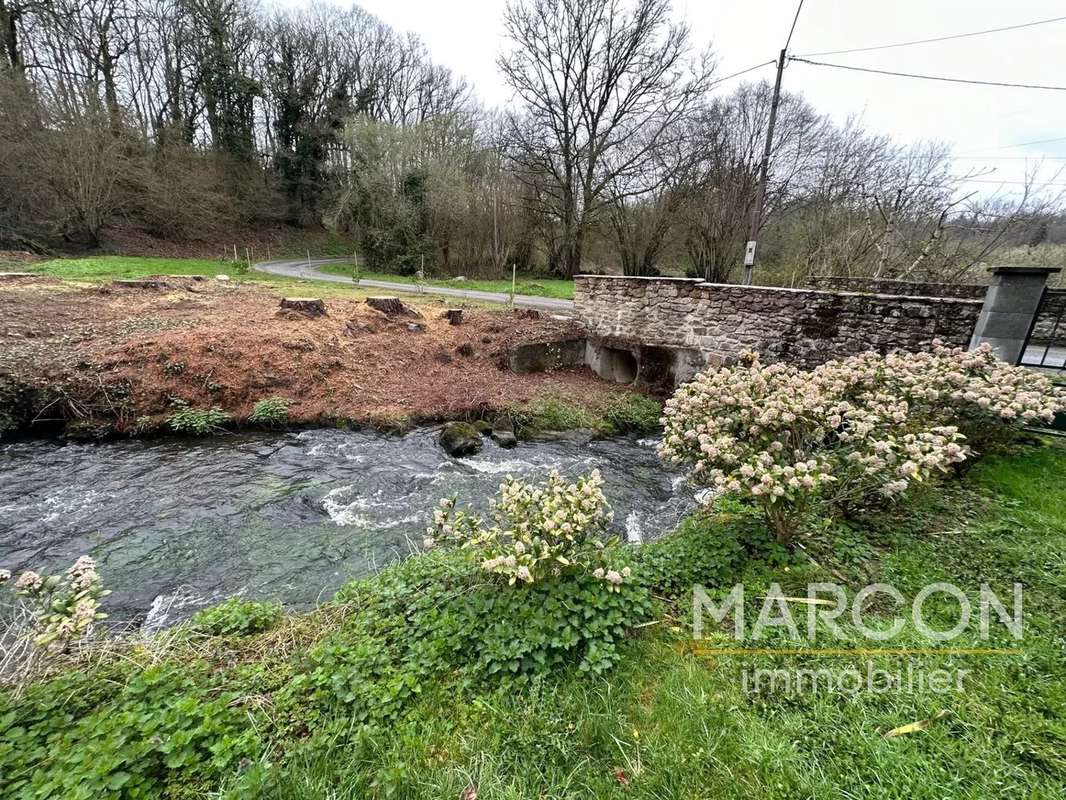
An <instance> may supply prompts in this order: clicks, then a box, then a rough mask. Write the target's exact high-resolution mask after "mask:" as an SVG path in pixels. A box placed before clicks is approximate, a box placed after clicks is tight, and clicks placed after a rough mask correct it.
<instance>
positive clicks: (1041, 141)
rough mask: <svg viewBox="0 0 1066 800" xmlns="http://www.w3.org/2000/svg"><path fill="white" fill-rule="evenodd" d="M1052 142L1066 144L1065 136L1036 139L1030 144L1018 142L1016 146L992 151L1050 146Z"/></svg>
mask: <svg viewBox="0 0 1066 800" xmlns="http://www.w3.org/2000/svg"><path fill="white" fill-rule="evenodd" d="M1052 142H1066V136H1056V137H1055V138H1054V139H1037V140H1035V141H1032V142H1018V143H1017V144H1005V145H1003V146H1002V147H996V148H993V149H995V150H1008V149H1010V148H1011V147H1028V146H1029V145H1031V144H1051V143H1052Z"/></svg>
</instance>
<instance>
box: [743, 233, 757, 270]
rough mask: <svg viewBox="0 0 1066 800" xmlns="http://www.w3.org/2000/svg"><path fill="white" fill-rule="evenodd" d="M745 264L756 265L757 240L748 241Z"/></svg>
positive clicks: (747, 265) (748, 265) (746, 265)
mask: <svg viewBox="0 0 1066 800" xmlns="http://www.w3.org/2000/svg"><path fill="white" fill-rule="evenodd" d="M744 266H745V267H754V266H755V240H754V239H753V240H752V241H750V242H748V246H747V248H746V249H745V250H744Z"/></svg>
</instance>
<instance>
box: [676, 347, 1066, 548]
mask: <svg viewBox="0 0 1066 800" xmlns="http://www.w3.org/2000/svg"><path fill="white" fill-rule="evenodd" d="M1062 406H1063V402H1062V397H1061V395H1060V394H1057V393H1056V392H1055V390H1054V388H1053V387H1052V386H1051V384H1050V382H1049V381H1048V380H1047V378H1045V377H1043V376H1040V375H1035V374H1033V373H1031V372H1029V371H1028V370H1024V369H1021V368H1018V367H1012V366H1010V365H1007V364H1004V363H1003V362H1000V361H997V360H996V359H995V357H994V355H993V354H992V352H991V350H990V349H989V348H979V349H978V350H976V351H973V352H967V351H964V350H962V349H959V348H947V347H944V346H943V345H942V344H941V343H936V344H935V345H934V348H933V350H932V351H930V352H928V353H893V354H891V355H888V356H881V355H878V354H876V353H865V354H863V355H860V356H855V357H853V358H849V359H844V360H841V361H831V362H828V363H826V364H823V365H822V366H820V367H818V368H816V369H814V370H809V371H806V370H801V369H799V368H797V367H794V366H790V365H786V364H773V365H770V366H765V365H762V364H760V363H759V361H758V358H757V357H754V356H753V357H750V358H748V359H746V360H745V363H742V364H741V365H738V366H735V367H729V368H723V369H717V370H710V371H708V372H704V373H702V374H700V375H699V376H697V377H696V379H695V380H694V381H693V382H692V383H689V384H686V385H685V386H682V387H681V388H680V389H679V390H678V391H677V393H676V394H675V395H674V396H673V397H672V398H671V399H670V400H669V401H667V403H666V407H665V408H664V412H663V413H664V415H663V425H664V428H665V432H664V437H663V441H662V443H661V444H660V447H659V453H660V455H661V456H662V457H663V458H664V459H665V460H667V461H669V462H671V463H674V464H678V465H684V466H686V467H687V468H688V469H689V472H690V475H691V477H692V478H693V480H694V481H695V482H697V483H701V484H704V485H708V486H714V487H717V488H718V489H720V490H722V491H728V492H732V493H735V494H740V495H743V496H749V497H751V498H754V499H755V500H756V502H758V503H759V505H760V506H761V507H762V509H763V512H764V514H765V516H766V519H767V522H768V524H769V525H770V527H771V528H772V529H773V530H774V531H775V533H776V534H777V537H778V539H779V541H787V540H788V539H789V538H790V537H791V536H792V535H793V534H794V533H795V530H796V528H797V526H798V524H799V522H800V520H801V519H802V517H803V515H804V514H805V513H806V512H807V510H808V509H809V507H810V505H811V504H812V503H813V502H815V501H816V500H826V501H828V502H830V503H832V504H836V505H843V504H851V503H855V502H862V501H864V500H867V499H869V498H871V497H872V496H878V495H879V496H883V497H890V498H891V497H898V496H900V495H901V494H903V493H904V492H905V491H906V490H907V489H908V488H910V487H911V486H912V485H913V484H915V483H917V482H920V481H924V480H927V479H928V478H929V477H930V476H931V475H933V474H935V473H937V472H943V471H946V470H947V469H948V468H949V467H950V466H951V465H953V464H956V463H959V462H961V461H963V460H964V459H966V458H967V456H968V454H969V452H970V451H969V448H968V446H967V445H966V444H964V441H965V439H966V437H965V436H964V435H963V433H962V432H960V426H963V425H964V426H966V430H967V432H971V431H973V432H975V433H980V432H982V431H983V430H986V429H988V428H990V427H991V428H993V429H996V428H1003V427H1004V426H1005V425H1014V424H1020V423H1031V422H1035V421H1038V420H1050V419H1051V418H1052V417H1053V416H1054V413H1055V410H1056V409H1058V408H1061V407H1062Z"/></svg>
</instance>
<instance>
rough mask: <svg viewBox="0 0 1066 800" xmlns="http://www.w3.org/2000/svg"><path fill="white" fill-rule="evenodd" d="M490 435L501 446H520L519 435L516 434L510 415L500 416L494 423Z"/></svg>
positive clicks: (508, 447)
mask: <svg viewBox="0 0 1066 800" xmlns="http://www.w3.org/2000/svg"><path fill="white" fill-rule="evenodd" d="M489 436H491V437H492V440H493V441H494V442H496V444H498V445H499V446H500V447H505V448H507V449H510V448H512V447H518V437H517V436H515V435H514V425H513V424H512V423H511V418H510V417H507V416H503V417H499V418H498V419H497V420H496V422H495V423H493V425H492V430H491V431H490V432H489Z"/></svg>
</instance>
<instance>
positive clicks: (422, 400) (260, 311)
mask: <svg viewBox="0 0 1066 800" xmlns="http://www.w3.org/2000/svg"><path fill="white" fill-rule="evenodd" d="M159 280H160V281H161V282H162V285H161V286H159V287H158V288H152V287H150V286H147V287H125V286H123V287H118V286H113V285H104V286H85V285H80V284H71V283H65V282H62V281H58V280H54V279H50V278H40V277H34V278H7V279H5V280H2V281H0V430H2V429H3V428H5V427H6V428H7V429H9V430H10V429H12V428H22V429H25V428H27V427H28V426H32V427H33V428H36V429H44V428H47V427H49V426H52V427H58V426H60V425H62V426H65V428H66V430H67V432H68V433H69V434H77V435H85V436H93V435H101V434H107V433H128V432H138V433H142V432H148V431H150V430H153V429H158V428H159V427H160V426H162V425H163V424H164V422H165V420H166V419H167V418H168V416H169V415H170V414H171V413H173V411H174V409H175V408H176V407H177V406H180V404H181V403H185V404H187V406H188V407H190V408H196V409H208V408H215V407H217V408H219V409H222V410H224V411H226V412H228V413H229V414H231V415H232V416H233V417H234V419H235V420H236V421H238V422H239V421H241V420H243V419H246V418H247V416H248V415H249V414H250V412H251V410H252V407H253V406H254V404H255V403H256V401H258V400H262V399H264V398H267V397H272V396H276V397H282V398H285V399H286V400H288V401H290V406H289V421H290V422H293V423H302V422H308V423H310V422H320V423H321V422H324V423H336V422H342V421H350V422H353V423H361V424H377V425H392V424H404V423H407V422H414V421H421V420H432V419H443V418H457V417H463V416H474V415H478V414H484V413H490V412H492V411H494V410H498V409H507V408H516V407H521V406H523V405H524V404H528V403H529V402H530V401H533V400H535V399H537V398H538V397H542V396H547V395H557V396H561V397H564V398H566V399H568V400H570V401H573V402H579V403H586V404H591V405H595V404H596V403H597V402H600V401H601V400H605V399H607V398H608V397H610V396H612V395H613V394H615V393H617V392H618V391H619V389H618V387H616V386H614V385H612V384H608V383H606V382H603V381H601V380H599V379H597V378H596V377H595V376H594V375H593V374H592V373H591V372H590V371H588V370H586V369H579V370H560V371H556V372H552V373H541V374H528V375H518V374H514V373H512V372H511V371H510V370H508V369H507V368H506V366H505V364H506V359H507V355H508V353H509V352H510V350H511V349H512V348H513V347H515V346H517V345H520V344H526V343H530V342H543V341H551V340H555V339H563V338H566V337H568V336H574V335H576V334H578V333H579V330H578V329H577V328H576V327H575V326H574V324H573V323H569V322H563V321H559V320H555V319H552V318H550V317H545V316H540V317H537V318H531V317H530V316H529V315H526V314H522V313H520V312H511V311H508V310H499V311H495V310H493V311H490V310H483V309H470V308H467V309H465V310H464V312H463V323H462V324H461V325H458V326H454V325H450V324H449V322H448V320H447V319H445V318H443V316H442V315H443V311H444V308H445V307H444V305H442V304H439V303H434V302H431V301H425V302H418V303H409V304H410V305H413V306H415V308H416V309H417V310H418V311H419V312H420V313H421V316H420V317H417V318H415V317H407V316H393V317H386V316H385V315H384V314H382V313H380V312H378V311H376V310H374V309H372V308H370V307H369V306H367V305H366V303H365V301H364V298H363V297H361V296H343V297H336V296H332V297H331V296H327V297H325V298H324V299H325V304H326V310H327V314H326V316H322V317H308V316H305V315H303V314H300V313H297V312H292V311H284V310H281V309H279V302H280V299H281V298H282V297H283V296H285V293H283V292H282V291H281V290H280V289H277V288H272V287H262V286H253V285H248V284H237V283H224V282H219V281H216V280H193V279H188V278H174V277H166V278H161V279H159ZM301 291H302V292H306V291H307V290H306V289H301ZM289 293H290V294H291V292H289ZM405 302H409V301H407V300H405Z"/></svg>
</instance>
